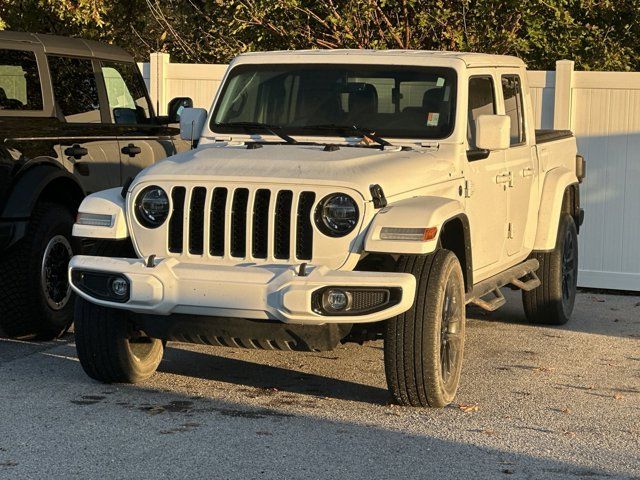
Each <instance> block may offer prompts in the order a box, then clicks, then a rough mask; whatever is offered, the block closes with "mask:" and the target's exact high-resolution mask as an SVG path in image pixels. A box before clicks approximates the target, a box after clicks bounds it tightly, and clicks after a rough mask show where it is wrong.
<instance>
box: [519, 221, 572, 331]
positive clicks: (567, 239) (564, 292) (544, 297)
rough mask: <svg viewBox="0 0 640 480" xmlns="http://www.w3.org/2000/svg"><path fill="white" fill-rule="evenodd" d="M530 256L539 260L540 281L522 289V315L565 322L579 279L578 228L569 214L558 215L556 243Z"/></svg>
mask: <svg viewBox="0 0 640 480" xmlns="http://www.w3.org/2000/svg"><path fill="white" fill-rule="evenodd" d="M531 258H535V259H537V260H538V262H540V268H539V269H538V271H537V272H536V273H537V274H538V278H540V282H541V284H540V286H539V287H538V288H535V289H533V290H531V291H529V292H524V291H523V292H522V303H523V305H524V312H525V315H526V316H527V319H528V320H529V321H530V322H531V323H537V324H542V325H564V324H565V323H567V322H568V321H569V318H570V317H571V313H572V312H573V307H574V305H575V300H576V290H577V281H578V231H577V229H576V223H575V221H574V219H573V217H572V216H571V215H569V214H568V213H563V214H562V215H561V217H560V225H559V226H558V238H557V240H556V247H555V248H554V249H553V250H552V251H551V252H534V253H533V254H532V255H531Z"/></svg>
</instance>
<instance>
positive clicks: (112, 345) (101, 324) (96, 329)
mask: <svg viewBox="0 0 640 480" xmlns="http://www.w3.org/2000/svg"><path fill="white" fill-rule="evenodd" d="M75 334H76V349H77V351H78V358H79V359H80V364H81V365H82V368H83V369H84V371H85V372H86V374H87V375H89V376H90V377H91V378H93V379H94V380H98V381H100V382H104V383H138V382H141V381H142V380H145V379H146V378H149V377H150V376H151V375H153V374H154V372H155V371H156V369H157V368H158V365H160V362H161V361H162V356H163V355H164V346H163V342H162V341H161V340H158V339H156V338H150V337H147V336H146V335H144V334H143V333H142V332H139V331H136V330H135V329H134V328H133V325H132V324H131V322H130V321H129V314H128V312H127V311H125V310H116V309H112V308H105V307H101V306H99V305H94V304H93V303H90V302H87V301H86V300H84V299H82V298H78V299H77V300H76V310H75Z"/></svg>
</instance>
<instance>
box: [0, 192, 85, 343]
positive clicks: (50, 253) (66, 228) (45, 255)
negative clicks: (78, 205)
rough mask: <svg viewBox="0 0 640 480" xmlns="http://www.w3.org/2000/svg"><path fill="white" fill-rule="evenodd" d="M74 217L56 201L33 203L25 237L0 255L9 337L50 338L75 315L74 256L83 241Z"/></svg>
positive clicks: (0, 317)
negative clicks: (70, 274) (71, 269)
mask: <svg viewBox="0 0 640 480" xmlns="http://www.w3.org/2000/svg"><path fill="white" fill-rule="evenodd" d="M73 222H74V217H73V214H72V213H71V211H69V210H68V209H67V208H65V207H64V206H62V205H59V204H56V203H49V202H42V203H40V204H38V205H37V206H36V208H35V209H34V212H33V215H32V217H31V221H30V222H29V226H28V227H27V233H26V235H25V237H24V239H23V240H22V241H21V242H20V243H18V244H16V245H15V246H14V248H12V249H10V250H9V251H8V252H6V253H5V255H4V257H3V258H2V260H1V261H0V271H2V272H3V275H2V276H0V329H1V330H3V332H4V334H5V335H8V336H10V337H27V336H35V337H36V338H37V339H39V340H51V339H54V338H57V337H59V336H61V335H63V334H64V333H65V332H66V331H67V330H68V329H69V327H70V326H71V322H72V321H73V302H74V298H75V296H74V294H73V292H72V290H71V287H70V285H69V281H68V277H67V269H68V264H69V260H71V257H72V256H73V255H74V253H77V252H78V251H79V247H80V243H79V242H78V241H77V240H76V239H74V238H73V237H72V235H71V230H72V228H73Z"/></svg>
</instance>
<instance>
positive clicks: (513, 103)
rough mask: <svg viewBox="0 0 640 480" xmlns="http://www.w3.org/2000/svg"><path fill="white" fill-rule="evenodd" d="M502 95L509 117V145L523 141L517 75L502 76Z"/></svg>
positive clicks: (522, 116) (521, 108)
mask: <svg viewBox="0 0 640 480" xmlns="http://www.w3.org/2000/svg"><path fill="white" fill-rule="evenodd" d="M502 95H503V96H504V113H505V114H506V115H509V117H510V118H511V146H514V145H519V144H522V143H525V141H526V138H525V133H524V105H523V101H522V86H521V83H520V77H519V76H518V75H503V76H502Z"/></svg>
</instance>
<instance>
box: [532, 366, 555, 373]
mask: <svg viewBox="0 0 640 480" xmlns="http://www.w3.org/2000/svg"><path fill="white" fill-rule="evenodd" d="M555 370H556V369H555V368H554V367H536V368H534V369H533V371H534V372H544V373H549V372H555Z"/></svg>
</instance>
